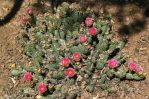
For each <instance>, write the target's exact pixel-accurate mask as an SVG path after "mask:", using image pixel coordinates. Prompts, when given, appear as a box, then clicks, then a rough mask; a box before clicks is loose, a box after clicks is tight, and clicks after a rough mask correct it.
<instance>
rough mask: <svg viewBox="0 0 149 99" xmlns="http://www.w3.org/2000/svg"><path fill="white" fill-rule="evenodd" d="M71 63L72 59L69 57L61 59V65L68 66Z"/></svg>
mask: <svg viewBox="0 0 149 99" xmlns="http://www.w3.org/2000/svg"><path fill="white" fill-rule="evenodd" d="M70 63H71V61H70V60H69V58H68V57H64V58H62V59H61V61H60V65H62V66H66V67H68V66H69V65H70Z"/></svg>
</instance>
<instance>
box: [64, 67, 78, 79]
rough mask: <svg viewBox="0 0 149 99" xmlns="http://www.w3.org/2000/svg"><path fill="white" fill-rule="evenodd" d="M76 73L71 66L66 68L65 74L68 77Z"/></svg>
mask: <svg viewBox="0 0 149 99" xmlns="http://www.w3.org/2000/svg"><path fill="white" fill-rule="evenodd" d="M75 74H76V72H75V70H74V69H73V68H68V69H66V75H67V76H68V77H73V76H74V75H75Z"/></svg>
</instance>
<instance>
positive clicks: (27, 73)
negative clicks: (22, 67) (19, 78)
mask: <svg viewBox="0 0 149 99" xmlns="http://www.w3.org/2000/svg"><path fill="white" fill-rule="evenodd" d="M24 80H25V81H31V80H32V73H31V72H26V73H25V74H24Z"/></svg>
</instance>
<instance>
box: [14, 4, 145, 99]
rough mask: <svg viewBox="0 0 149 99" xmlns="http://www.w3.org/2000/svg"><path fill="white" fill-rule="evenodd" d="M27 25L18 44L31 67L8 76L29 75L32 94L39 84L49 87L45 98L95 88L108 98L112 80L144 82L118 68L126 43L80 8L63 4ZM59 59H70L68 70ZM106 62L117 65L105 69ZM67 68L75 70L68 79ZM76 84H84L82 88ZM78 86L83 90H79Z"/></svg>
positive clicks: (108, 25) (56, 98) (98, 18)
mask: <svg viewBox="0 0 149 99" xmlns="http://www.w3.org/2000/svg"><path fill="white" fill-rule="evenodd" d="M89 16H90V17H92V18H94V24H93V26H86V25H85V19H86V18H87V17H89ZM29 25H30V27H26V25H25V26H24V27H25V28H24V29H25V31H26V33H24V34H23V37H22V39H23V40H22V42H25V44H24V54H25V55H26V56H28V58H30V59H31V60H32V61H33V63H34V64H33V66H31V67H23V68H22V70H21V71H20V70H13V71H12V75H13V76H19V75H21V74H22V73H24V72H26V71H28V72H32V74H33V83H34V84H33V86H32V87H31V88H32V89H33V90H35V93H37V92H36V91H37V85H38V84H37V83H39V82H41V81H42V82H45V83H50V84H53V86H54V87H52V90H51V87H50V88H48V91H47V92H49V93H47V97H51V99H62V97H63V98H66V96H67V95H68V96H69V99H75V98H76V97H77V96H78V94H79V91H80V90H86V91H88V92H90V93H92V92H94V90H95V89H96V87H97V85H99V87H98V88H100V89H102V90H104V92H105V95H108V94H109V93H114V92H116V89H115V88H114V87H113V86H112V85H111V83H114V82H113V80H114V78H119V79H126V80H142V79H144V78H145V76H144V75H140V74H138V73H135V72H132V71H129V70H128V68H127V67H125V69H124V68H122V65H124V62H125V59H126V58H125V56H124V55H123V53H122V49H123V48H124V47H125V44H126V39H121V40H119V41H114V40H113V39H114V33H112V30H111V21H110V20H109V19H108V20H107V19H106V18H105V19H103V18H102V16H95V14H94V12H93V11H92V10H86V11H83V9H82V8H81V7H77V8H70V6H69V4H67V3H64V4H62V6H60V7H58V9H57V13H56V14H55V15H51V14H49V13H45V14H44V15H43V16H42V17H40V16H37V20H36V24H34V25H32V24H29ZM90 27H95V28H96V29H97V33H96V35H94V36H93V35H91V34H90V33H89V31H88V29H89V28H90ZM81 35H86V36H87V41H86V42H81V41H80V39H79V37H80V36H81ZM75 52H79V53H80V55H81V60H79V61H76V60H75V59H74V58H73V55H72V54H73V53H75ZM63 57H68V58H69V59H70V61H71V62H70V64H69V66H62V65H61V60H62V59H63ZM110 59H116V60H117V61H118V64H117V65H116V67H114V68H111V67H110V66H109V64H108V63H107V62H108V61H109V60H110ZM69 67H71V68H73V69H74V70H75V75H73V76H72V77H70V76H68V74H67V71H66V69H68V68H69ZM70 73H71V72H70ZM112 79H113V80H112ZM80 82H84V83H85V84H84V85H82V84H83V83H81V84H80ZM65 84H66V85H65ZM78 84H80V85H78ZM72 86H75V88H77V89H75V88H74V87H72ZM82 86H84V89H81V88H82ZM48 87H49V86H48ZM70 87H72V88H70ZM76 90H77V91H76ZM24 93H28V89H24ZM59 97H60V98H59ZM43 99H46V97H43Z"/></svg>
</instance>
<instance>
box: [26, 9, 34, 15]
mask: <svg viewBox="0 0 149 99" xmlns="http://www.w3.org/2000/svg"><path fill="white" fill-rule="evenodd" d="M27 14H29V15H32V14H33V9H32V7H29V8H28V9H27Z"/></svg>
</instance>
